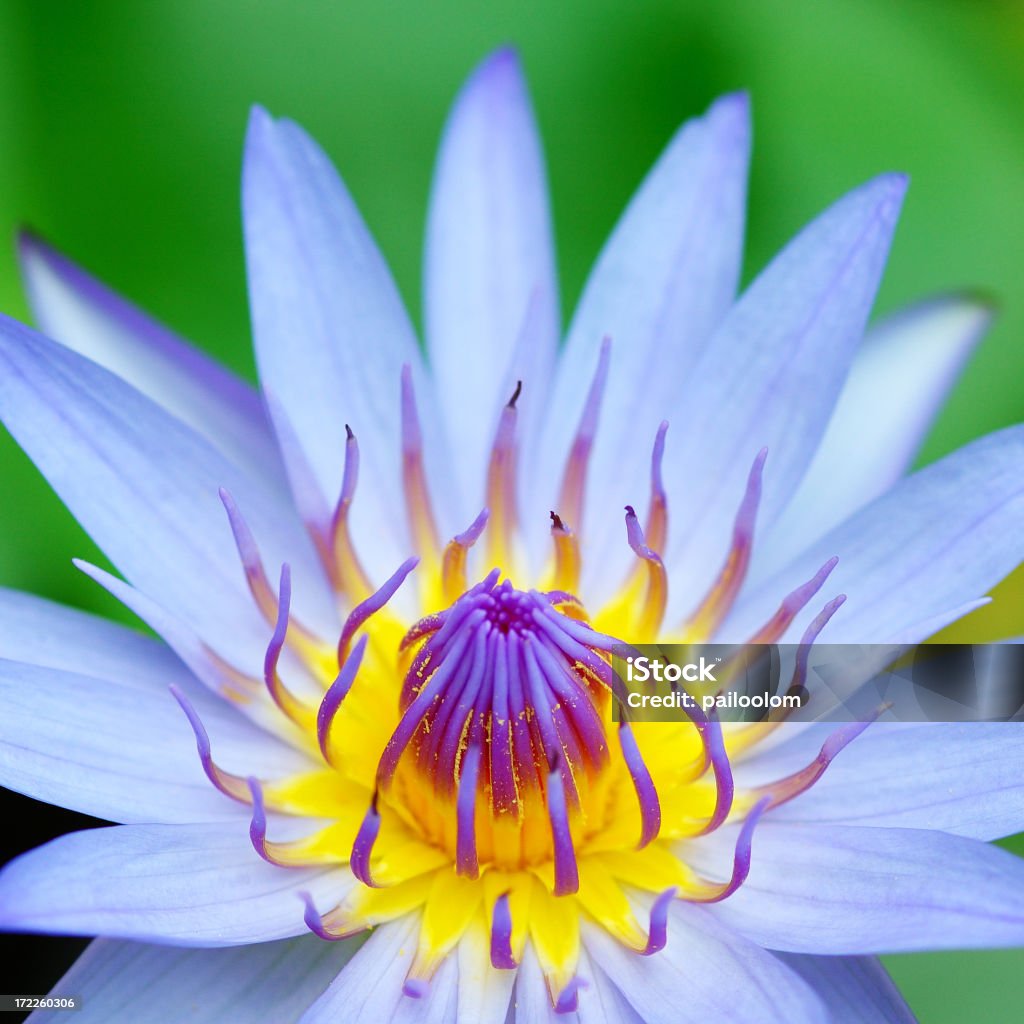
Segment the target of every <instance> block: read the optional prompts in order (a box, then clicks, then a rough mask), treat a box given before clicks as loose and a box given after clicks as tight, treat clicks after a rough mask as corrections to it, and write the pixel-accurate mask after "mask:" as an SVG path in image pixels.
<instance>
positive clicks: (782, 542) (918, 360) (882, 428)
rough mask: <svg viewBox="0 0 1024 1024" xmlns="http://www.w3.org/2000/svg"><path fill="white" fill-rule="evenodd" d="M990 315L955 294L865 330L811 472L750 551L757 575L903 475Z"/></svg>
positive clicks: (881, 492)
mask: <svg viewBox="0 0 1024 1024" xmlns="http://www.w3.org/2000/svg"><path fill="white" fill-rule="evenodd" d="M991 321H992V312H991V310H990V309H989V307H987V306H985V305H983V304H982V303H980V302H977V301H975V300H972V299H969V298H961V297H957V296H950V297H943V298H938V299H932V300H930V301H927V302H922V303H919V304H918V305H916V306H912V307H911V308H909V309H906V310H904V311H903V312H902V313H900V314H898V315H896V316H894V317H890V318H889V319H888V320H885V321H883V322H882V323H881V324H879V325H878V326H877V327H875V328H874V329H872V330H871V331H869V332H868V335H867V337H866V338H865V339H864V344H863V345H861V347H860V350H859V351H858V352H857V356H856V358H855V359H854V361H853V366H852V367H851V368H850V375H849V377H847V379H846V383H845V384H844V385H843V390H842V392H841V393H840V395H839V401H838V402H837V403H836V408H835V411H834V412H833V413H832V419H831V420H830V421H829V425H828V429H827V430H826V431H825V436H824V437H823V438H822V440H821V444H820V445H819V447H818V450H817V452H815V455H814V458H813V459H812V461H811V465H810V467H809V468H808V470H807V475H806V476H805V477H804V478H803V480H802V481H801V482H800V485H799V486H798V487H797V489H796V493H795V494H794V495H793V498H792V500H791V501H790V502H789V504H788V505H787V506H786V509H785V511H784V512H783V513H782V516H781V518H780V519H779V521H778V522H777V523H776V524H775V525H774V527H772V529H771V530H770V531H769V532H768V533H767V534H766V535H765V536H764V537H763V539H762V540H761V541H760V542H759V544H758V546H757V548H756V549H755V551H754V564H753V565H752V566H751V579H754V578H755V577H756V576H757V575H763V574H767V573H770V572H771V571H772V570H773V569H775V568H778V567H779V566H781V565H784V564H785V563H786V562H787V561H788V560H789V559H790V558H792V557H793V556H794V555H796V554H798V553H799V552H800V551H802V550H803V549H804V548H806V547H807V546H808V545H809V544H811V543H813V542H814V541H815V540H817V539H818V538H819V537H821V536H822V534H824V533H826V532H827V531H828V530H829V529H831V528H832V527H833V526H835V525H836V524H838V523H840V522H842V520H844V519H845V518H846V517H847V516H849V515H850V514H851V513H853V512H856V511H857V509H859V508H861V507H863V506H864V505H866V504H867V503H868V502H870V501H873V500H874V499H875V498H877V497H879V496H880V495H882V494H884V493H885V492H886V491H887V490H888V489H889V488H890V487H892V486H893V485H894V484H895V483H896V482H897V481H898V480H899V479H900V477H902V476H903V474H904V473H905V472H906V471H907V469H908V467H909V466H910V463H911V461H912V460H913V458H914V456H915V455H916V454H917V450H918V448H919V447H920V445H921V442H922V441H923V440H924V437H925V435H926V433H927V432H928V429H929V427H930V426H931V423H932V420H933V419H934V417H935V414H936V412H937V411H938V410H939V408H940V407H941V405H942V403H943V402H944V401H945V399H946V396H947V395H948V394H949V391H950V390H951V388H952V387H953V384H954V382H955V381H956V379H957V377H958V376H959V374H960V371H961V369H962V368H963V365H964V363H965V362H966V361H967V359H968V357H969V356H970V354H971V352H972V351H973V350H974V347H975V345H977V343H978V342H979V341H980V340H981V337H982V335H983V334H984V333H985V331H986V330H987V329H988V327H989V325H990V323H991Z"/></svg>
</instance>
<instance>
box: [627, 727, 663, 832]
mask: <svg viewBox="0 0 1024 1024" xmlns="http://www.w3.org/2000/svg"><path fill="white" fill-rule="evenodd" d="M619 745H620V746H621V747H622V757H623V760H624V761H625V762H626V767H627V768H628V769H629V774H630V776H631V777H632V779H633V788H634V789H635V790H636V798H637V800H638V801H639V803H640V822H641V827H640V842H639V843H638V844H637V848H638V849H641V850H642V849H643V848H644V847H645V846H647V844H648V843H651V842H653V841H654V840H655V839H657V838H658V833H659V832H660V831H661V803H660V801H659V800H658V791H657V789H655V788H654V781H653V780H652V779H651V773H650V772H649V771H648V770H647V765H646V764H644V759H643V757H641V756H640V748H639V747H638V746H637V745H636V737H635V736H634V735H633V730H632V729H630V727H629V723H628V722H626V721H625V720H623V721H622V722H620V723H619Z"/></svg>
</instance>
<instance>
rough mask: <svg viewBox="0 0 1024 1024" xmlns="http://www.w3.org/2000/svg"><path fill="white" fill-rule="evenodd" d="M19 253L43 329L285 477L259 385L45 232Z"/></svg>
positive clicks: (228, 449)
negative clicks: (56, 245) (119, 290)
mask: <svg viewBox="0 0 1024 1024" xmlns="http://www.w3.org/2000/svg"><path fill="white" fill-rule="evenodd" d="M19 243H20V244H19V256H20V257H21V268H22V273H23V274H24V276H25V286H26V289H27V291H28V298H29V302H30V303H31V306H32V313H33V315H34V317H35V320H36V323H38V324H39V328H40V330H41V331H42V332H43V334H46V335H48V336H49V337H50V338H53V339H54V340H55V341H59V342H60V343H61V344H62V345H66V346H67V347H68V348H71V349H73V350H74V351H76V352H80V353H81V354H82V355H83V356H86V357H87V358H89V359H91V360H93V361H94V362H96V363H99V364H100V366H105V367H106V368H107V369H108V370H110V371H111V372H113V373H115V374H117V376H119V377H121V378H122V379H123V380H126V381H127V382H128V383H129V384H131V385H132V386H133V387H135V388H137V389H138V390H139V391H141V392H142V393H143V394H144V395H146V396H147V397H149V398H151V399H153V401H154V402H156V403H157V404H158V405H161V406H163V408H165V409H166V410H167V411H168V412H170V413H172V414H173V415H174V416H176V417H178V419H180V420H182V422H184V423H187V424H188V425H189V426H190V427H192V428H193V429H194V430H195V431H196V432H197V433H200V434H202V435H203V436H204V437H205V438H207V440H209V441H211V442H213V444H215V445H216V446H217V447H218V448H219V449H220V450H221V451H223V452H224V454H225V455H227V456H228V457H229V458H230V459H232V460H233V461H235V462H237V463H238V464H239V465H240V466H243V467H245V468H246V469H248V470H249V471H250V472H255V473H256V474H257V475H261V476H264V477H267V478H268V479H269V480H273V481H274V482H275V483H277V482H280V484H281V485H283V484H284V475H283V467H282V466H281V462H280V457H279V455H278V451H277V445H276V444H275V442H274V435H273V433H272V432H271V430H270V425H269V424H268V423H267V419H266V415H265V414H264V411H263V406H262V403H261V402H260V397H259V393H258V392H257V391H256V389H255V388H254V387H252V386H251V385H249V384H247V383H246V382H245V381H243V380H241V379H240V378H238V377H236V376H235V375H234V374H233V373H230V372H229V371H228V370H226V369H225V368H224V367H222V366H220V365H219V364H218V363H216V362H214V361H213V360H212V359H210V358H209V356H207V355H205V354H204V353H203V352H201V351H200V350H199V349H197V348H194V347H193V346H191V345H189V344H188V342H186V341H183V340H182V339H181V338H179V337H177V336H176V335H175V334H174V333H173V332H172V331H170V330H169V329H168V328H166V327H164V326H163V324H160V323H158V322H157V321H155V320H153V319H152V318H151V317H149V316H147V315H146V314H145V313H143V312H142V310H140V309H138V308H137V307H136V306H133V305H132V304H131V303H129V302H127V301H126V300H125V299H123V298H121V296H119V295H117V294H116V293H115V292H113V291H111V290H110V289H109V288H107V287H106V286H105V285H103V284H102V283H100V282H99V281H97V280H96V278H94V277H92V276H91V275H90V274H87V273H86V272H85V271H84V270H82V269H81V267H78V266H76V265H75V264H74V263H72V261H71V260H69V259H68V258H67V257H66V256H63V255H62V254H61V253H59V252H57V251H56V250H55V249H52V248H50V246H48V245H47V244H46V243H45V242H43V241H42V240H41V239H39V238H36V237H35V236H32V235H23V236H22V237H21V238H20V239H19Z"/></svg>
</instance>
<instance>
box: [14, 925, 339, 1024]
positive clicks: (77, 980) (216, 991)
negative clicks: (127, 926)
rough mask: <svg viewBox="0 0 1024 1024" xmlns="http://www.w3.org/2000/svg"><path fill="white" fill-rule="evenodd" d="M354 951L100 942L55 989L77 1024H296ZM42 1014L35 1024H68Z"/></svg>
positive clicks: (316, 943)
mask: <svg viewBox="0 0 1024 1024" xmlns="http://www.w3.org/2000/svg"><path fill="white" fill-rule="evenodd" d="M358 947H359V940H358V939H353V940H349V941H346V942H322V941H321V940H320V939H317V938H316V937H315V936H312V935H304V936H301V937H299V938H297V939H287V940H285V941H282V942H264V943H260V944H258V945H249V946H244V947H233V948H228V949H173V948H171V949H169V948H168V947H167V946H150V945H144V944H142V943H137V942H119V941H117V940H115V939H97V940H96V941H95V942H93V943H92V944H91V945H90V946H89V948H88V949H87V950H86V951H85V953H83V954H82V956H80V957H79V958H78V960H77V961H76V962H75V964H74V966H73V967H72V968H71V970H69V971H68V972H67V974H65V975H64V977H63V978H61V980H60V981H58V982H57V984H56V985H55V986H54V987H53V990H52V992H51V995H53V996H55V997H56V996H62V995H64V996H67V995H74V996H78V997H79V998H80V999H81V1005H80V1006H79V1008H78V1009H77V1010H76V1011H75V1013H74V1020H75V1024H111V1022H113V1021H131V1022H132V1024H167V1022H168V1021H180V1022H185V1021H188V1022H189V1024H253V1022H255V1021H266V1022H267V1024H294V1022H295V1021H297V1020H298V1019H299V1017H300V1016H301V1014H302V1012H303V1010H305V1008H306V1007H307V1006H308V1005H309V1004H310V1003H311V1002H313V1000H314V999H316V998H317V996H319V995H320V993H321V992H322V991H323V990H324V989H325V988H326V987H327V985H328V984H329V983H330V982H331V980H332V979H333V978H334V977H335V975H336V974H337V973H338V971H340V970H341V969H342V968H343V967H344V966H345V964H346V963H347V962H348V960H349V958H350V957H351V956H352V954H353V953H354V952H355V950H356V949H358ZM67 1016H68V1013H67V1011H66V1010H41V1011H37V1012H36V1013H34V1014H33V1015H32V1017H31V1018H29V1019H30V1020H31V1021H32V1024H67Z"/></svg>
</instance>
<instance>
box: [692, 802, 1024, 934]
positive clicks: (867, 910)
mask: <svg viewBox="0 0 1024 1024" xmlns="http://www.w3.org/2000/svg"><path fill="white" fill-rule="evenodd" d="M732 831H733V829H732V828H731V827H730V828H727V829H723V830H721V832H719V833H716V835H715V836H711V837H708V838H707V839H702V840H700V841H699V842H694V843H690V844H688V845H687V848H686V856H687V858H688V859H689V862H690V863H691V864H692V865H693V866H694V867H696V868H698V870H715V869H716V864H717V865H718V867H717V870H719V871H720V870H722V868H721V865H722V864H723V863H725V859H726V857H727V856H728V850H727V848H726V847H727V846H728V844H729V843H730V841H731V839H732V838H733V837H732V836H731V835H730V834H731V833H732ZM714 913H715V916H716V917H718V918H719V919H720V920H721V921H722V922H724V923H725V924H726V925H729V926H730V927H732V928H735V929H736V930H737V931H739V932H742V933H743V934H744V935H746V936H747V937H748V938H749V939H752V940H753V941H754V942H756V943H758V944H759V945H761V946H766V947H768V948H770V949H778V950H783V951H787V952H794V953H814V954H859V953H882V952H889V953H897V952H903V951H907V950H928V949H973V948H977V947H985V946H1019V945H1021V944H1024V861H1022V860H1021V859H1020V858H1019V857H1015V856H1014V855H1013V854H1011V853H1008V852H1007V851H1006V850H1001V849H999V848H998V847H995V846H989V845H988V844H987V843H981V842H978V841H977V840H974V839H965V838H962V837H961V836H951V835H946V834H945V833H943V832H933V831H928V830H922V829H909V828H874V827H873V828H858V827H856V826H846V825H832V824H828V825H797V824H783V823H774V822H772V821H771V820H769V821H766V822H764V823H762V824H761V825H760V826H759V827H758V830H757V834H756V836H755V837H754V852H753V857H752V859H751V868H750V874H749V876H748V877H747V880H746V882H745V883H744V885H743V886H742V887H741V888H740V889H739V890H738V891H737V892H736V893H734V894H733V895H732V896H731V897H730V898H729V899H727V900H725V901H723V902H722V903H720V904H717V905H716V906H715V908H714Z"/></svg>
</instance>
